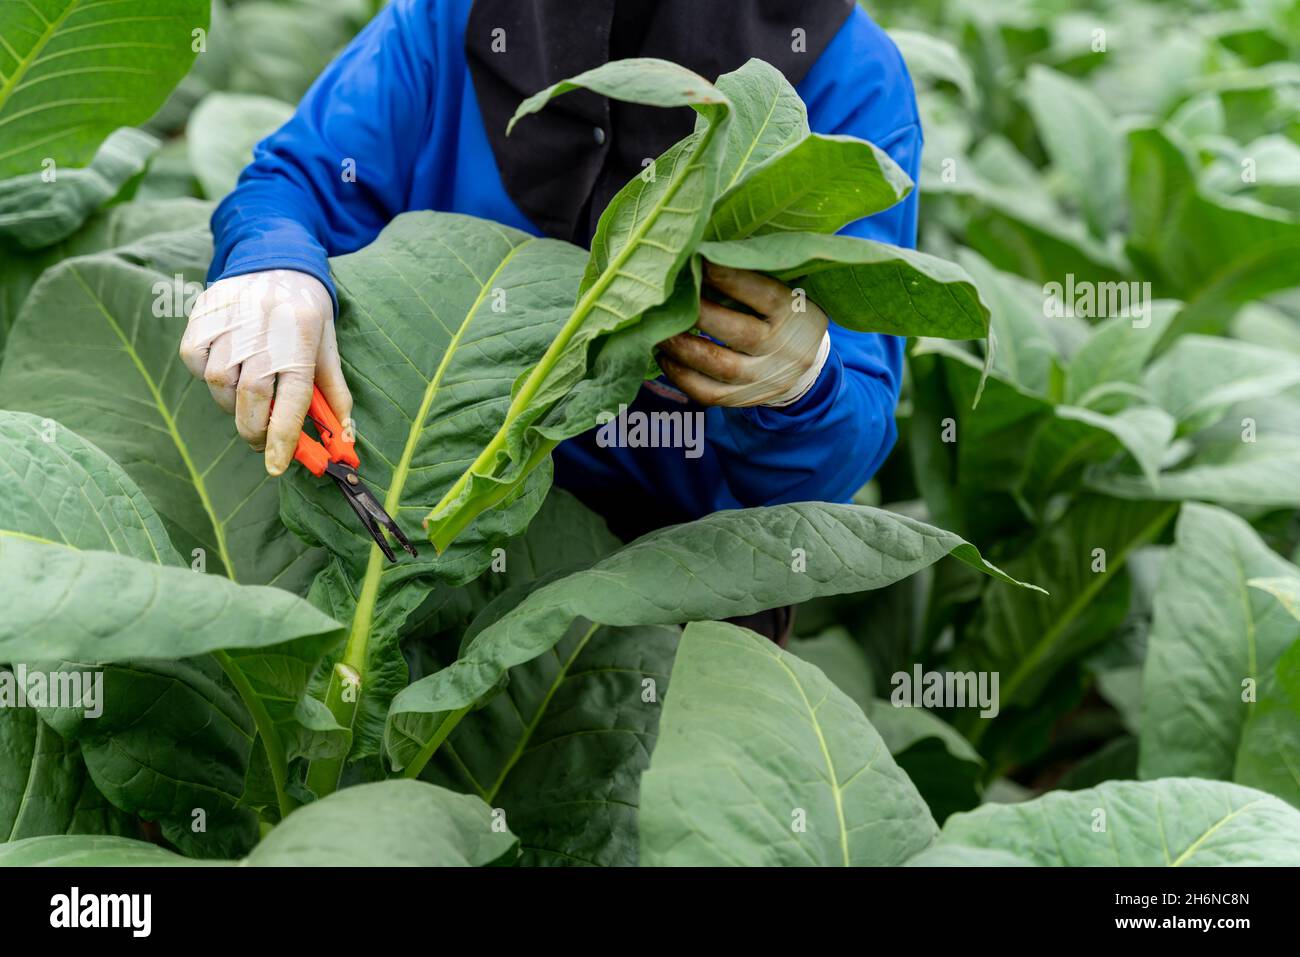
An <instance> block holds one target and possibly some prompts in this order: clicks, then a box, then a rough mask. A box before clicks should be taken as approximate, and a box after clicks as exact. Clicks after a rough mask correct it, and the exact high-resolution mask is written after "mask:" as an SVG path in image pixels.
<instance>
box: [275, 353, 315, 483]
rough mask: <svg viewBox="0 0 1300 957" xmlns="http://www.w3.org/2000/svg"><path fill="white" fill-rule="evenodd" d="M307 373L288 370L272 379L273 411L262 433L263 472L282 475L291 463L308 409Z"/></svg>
mask: <svg viewBox="0 0 1300 957" xmlns="http://www.w3.org/2000/svg"><path fill="white" fill-rule="evenodd" d="M311 384H312V376H311V372H310V371H308V372H304V371H302V370H300V369H292V370H290V371H288V372H281V373H280V374H279V375H278V376H276V379H275V407H274V408H273V409H272V410H271V422H270V424H269V425H268V426H267V430H266V470H267V471H268V472H269V473H271V474H272V475H283V474H284V470H285V469H287V468H288V467H289V463H290V462H292V461H293V453H294V450H295V449H297V448H298V436H299V435H300V434H301V433H302V423H303V419H305V418H306V417H307V408H308V407H309V406H310V405H311Z"/></svg>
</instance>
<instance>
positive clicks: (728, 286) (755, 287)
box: [704, 263, 790, 316]
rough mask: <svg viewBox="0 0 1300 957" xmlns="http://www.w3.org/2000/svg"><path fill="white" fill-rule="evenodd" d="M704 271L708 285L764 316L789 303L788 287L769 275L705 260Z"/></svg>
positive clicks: (779, 309)
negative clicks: (718, 264)
mask: <svg viewBox="0 0 1300 957" xmlns="http://www.w3.org/2000/svg"><path fill="white" fill-rule="evenodd" d="M704 271H705V274H706V276H707V278H708V280H709V285H711V286H713V287H715V288H717V289H719V290H721V291H722V292H724V293H726V294H727V295H728V296H730V297H731V298H732V299H734V300H736V302H741V303H744V304H745V305H746V306H749V308H751V309H753V310H754V311H755V312H759V313H762V314H763V315H765V316H770V315H772V314H773V313H775V312H780V311H781V310H782V309H785V308H786V307H787V306H789V305H790V287H789V286H787V285H785V284H784V283H780V282H777V281H776V280H775V279H773V278H772V277H771V276H764V275H762V274H760V273H756V272H750V271H749V270H748V269H732V268H731V267H729V266H717V265H714V264H713V263H705V264H704Z"/></svg>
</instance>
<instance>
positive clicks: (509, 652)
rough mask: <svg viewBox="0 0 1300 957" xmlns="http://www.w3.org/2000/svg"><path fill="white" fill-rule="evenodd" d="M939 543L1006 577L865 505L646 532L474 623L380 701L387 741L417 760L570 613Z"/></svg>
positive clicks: (853, 576) (874, 567) (827, 570)
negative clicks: (464, 640)
mask: <svg viewBox="0 0 1300 957" xmlns="http://www.w3.org/2000/svg"><path fill="white" fill-rule="evenodd" d="M947 555H951V556H952V557H954V558H956V559H958V560H960V561H962V562H964V563H966V564H967V565H970V566H971V567H973V568H975V569H976V570H978V571H982V572H984V573H986V574H989V575H992V576H994V577H997V578H1002V579H1004V580H1007V581H1012V580H1011V579H1007V578H1006V576H1005V575H1003V573H1002V572H1000V571H998V569H996V568H994V567H993V566H992V565H990V564H988V563H987V562H985V561H984V560H983V559H982V558H980V556H979V553H978V552H977V551H976V550H975V548H974V547H973V546H972V545H970V544H969V543H968V542H966V541H964V540H963V539H962V538H960V537H959V536H957V535H954V534H953V533H951V532H945V531H942V530H941V529H937V528H934V527H932V526H929V525H926V524H924V523H923V522H918V521H915V520H914V519H909V518H906V517H904V516H902V515H898V514H895V513H892V512H885V511H881V510H879V509H874V508H867V507H864V506H856V505H830V504H822V503H803V504H795V505H779V506H774V507H771V508H755V509H743V510H736V511H725V512H716V513H714V514H712V515H709V516H707V517H705V518H703V519H700V520H699V521H696V522H690V523H688V524H685V525H676V526H672V527H670V528H665V529H661V530H659V531H656V532H651V533H650V534H649V535H645V536H643V537H642V538H639V539H637V540H636V541H635V542H633V543H632V544H631V545H628V546H626V547H624V548H622V549H620V550H619V551H617V552H615V553H613V554H612V555H610V556H608V557H607V558H604V559H602V560H600V561H598V562H596V563H595V564H593V565H591V566H590V567H588V568H585V569H580V570H578V571H574V572H572V573H570V574H567V575H563V576H560V577H558V578H556V579H555V580H554V581H551V582H549V583H547V584H545V585H544V586H542V587H540V588H538V589H536V590H535V591H533V592H532V593H531V594H529V595H528V597H527V598H525V599H524V600H523V601H521V602H520V603H519V604H518V605H517V606H516V607H515V608H514V609H513V610H512V611H511V612H510V613H508V614H506V615H504V616H502V617H501V618H500V619H499V620H498V621H496V622H495V623H493V624H492V625H490V626H489V627H487V628H485V629H484V630H483V631H481V632H479V633H478V634H477V635H476V636H475V637H474V638H473V640H472V641H471V642H470V643H469V644H468V646H467V647H466V648H465V649H464V650H463V652H462V654H461V656H460V658H459V659H458V660H457V661H456V662H455V663H454V664H452V665H451V666H449V667H447V668H445V669H443V670H442V671H440V672H438V673H437V674H435V675H431V676H429V677H428V678H424V679H422V680H420V681H418V682H415V683H414V684H412V685H410V686H409V687H408V688H406V689H405V690H404V691H403V692H402V693H401V694H400V695H398V697H397V698H396V699H394V701H393V706H392V708H391V710H390V712H389V728H388V732H387V737H386V741H387V745H388V748H389V753H390V754H391V755H392V756H393V758H394V759H395V761H396V763H398V764H399V765H411V764H412V763H413V764H414V766H415V767H416V768H419V767H422V766H423V764H424V762H425V761H426V760H427V758H428V754H429V753H431V752H432V750H433V749H434V748H436V747H437V744H438V743H439V742H440V741H441V737H439V736H440V735H442V736H445V734H446V733H447V732H448V731H449V730H450V729H451V727H454V724H455V721H456V720H458V719H459V716H460V715H459V712H461V711H462V710H463V709H467V708H469V707H470V706H472V705H473V704H474V702H475V701H476V700H478V699H479V698H480V697H481V696H482V695H483V694H485V693H486V692H488V691H489V690H491V689H492V688H493V686H495V685H496V683H497V681H498V680H499V679H500V678H501V676H502V675H503V674H504V673H505V672H506V671H507V670H509V669H510V668H511V667H513V666H515V665H517V664H521V663H522V662H525V661H529V660H531V659H532V658H535V657H537V656H538V655H540V654H544V653H546V652H548V651H549V650H550V649H551V648H552V647H553V646H554V645H555V643H556V642H557V641H559V640H560V639H561V638H562V637H563V636H564V634H565V633H566V632H567V631H568V629H569V627H570V625H571V624H572V622H573V621H574V619H575V618H578V617H582V618H585V619H587V620H588V621H589V622H592V623H596V624H602V625H618V626H626V625H658V624H663V625H668V624H681V623H684V622H690V621H700V620H711V619H717V618H724V617H732V616H736V615H745V614H751V613H753V612H756V611H760V610H762V609H765V608H771V607H774V606H777V605H781V604H786V603H793V602H799V601H805V600H807V599H809V598H813V597H816V596H820V595H834V594H844V593H849V592H856V591H866V590H868V589H872V588H880V587H883V586H885V585H888V584H890V583H891V582H894V581H897V580H899V579H900V578H905V577H906V576H908V575H910V574H912V573H913V572H915V571H917V570H919V569H921V568H925V567H927V566H928V565H931V564H933V563H934V562H936V561H938V560H939V559H940V558H943V557H944V556H947ZM416 740H423V741H424V742H425V744H424V746H423V747H420V746H418V745H417V744H416V743H415V741H416Z"/></svg>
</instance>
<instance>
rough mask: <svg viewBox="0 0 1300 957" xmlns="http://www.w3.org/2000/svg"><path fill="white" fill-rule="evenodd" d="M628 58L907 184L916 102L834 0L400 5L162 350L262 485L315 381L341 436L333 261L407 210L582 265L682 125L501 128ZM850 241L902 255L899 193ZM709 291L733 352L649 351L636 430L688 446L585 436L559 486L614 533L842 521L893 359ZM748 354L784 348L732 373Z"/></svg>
mask: <svg viewBox="0 0 1300 957" xmlns="http://www.w3.org/2000/svg"><path fill="white" fill-rule="evenodd" d="M632 56H654V57H662V58H664V59H668V60H673V61H676V62H678V63H681V64H683V65H685V66H687V67H689V68H690V69H692V70H694V71H696V72H697V73H700V74H701V75H703V76H705V77H708V78H710V79H712V78H714V77H716V76H718V75H719V74H720V73H724V72H727V71H729V70H733V69H735V68H737V67H739V66H740V65H741V64H743V63H744V62H745V61H746V60H747V59H748V58H750V57H761V58H762V59H764V60H767V61H768V62H769V63H771V64H773V65H774V66H776V67H777V68H778V69H780V70H781V71H782V72H783V73H784V74H785V76H786V77H787V78H788V79H789V80H790V82H791V83H793V84H795V85H796V86H797V88H798V92H799V95H800V96H801V97H802V98H803V100H804V102H805V103H807V105H808V112H809V122H810V124H811V126H812V129H813V130H814V131H816V132H820V133H842V134H850V135H853V136H858V137H862V138H865V139H869V140H871V141H872V142H874V143H876V144H877V145H878V146H880V147H881V148H882V149H884V150H886V151H887V152H888V153H889V154H890V155H891V156H892V157H893V158H894V160H895V161H896V162H897V163H898V164H899V165H900V166H901V167H902V168H903V169H904V170H906V171H907V172H908V174H909V175H911V176H912V178H913V179H915V178H916V175H917V170H918V165H919V162H920V151H921V128H920V123H919V121H918V119H917V112H916V104H915V98H914V95H913V92H912V85H911V81H910V79H909V78H908V75H907V70H906V68H905V67H904V65H903V60H902V58H901V57H900V56H899V54H898V51H897V50H896V49H895V47H894V45H893V43H892V42H891V41H890V40H889V39H888V38H887V37H886V35H885V34H884V32H883V31H881V30H880V28H879V27H877V26H876V25H875V24H874V23H873V22H872V21H871V19H870V18H869V17H868V16H867V14H866V13H865V12H864V11H863V10H862V9H861V8H859V7H858V6H857V5H856V4H855V3H853V2H852V0H659V2H653V0H531V2H525V0H473V2H471V0H394V2H392V3H390V4H389V5H388V6H387V7H386V8H385V9H384V10H383V11H382V12H380V13H379V14H378V16H376V18H375V19H374V21H373V22H372V23H371V24H370V25H369V26H368V27H367V28H366V29H365V30H364V31H363V32H362V33H361V34H360V35H359V36H358V37H357V38H356V39H355V40H354V41H353V42H352V44H351V45H350V46H349V47H348V48H347V49H346V50H344V51H343V53H342V54H341V55H340V56H339V57H338V58H337V59H336V60H335V61H334V62H333V63H332V64H331V65H330V66H329V67H328V68H327V69H326V70H325V72H324V73H323V74H322V75H321V77H320V78H319V79H318V80H317V81H316V83H315V84H314V85H313V86H312V88H311V90H310V91H308V93H307V95H306V96H305V97H304V98H303V101H302V103H300V104H299V106H298V110H297V112H296V114H295V115H294V116H293V118H292V119H291V120H289V122H288V123H286V124H285V125H284V126H283V127H282V128H281V129H280V130H279V131H278V132H276V133H274V134H272V135H271V136H269V137H267V138H266V139H265V140H263V141H262V142H261V143H260V144H259V145H258V146H257V148H256V150H255V151H254V160H253V162H252V164H250V165H249V166H248V167H247V168H246V169H245V170H244V172H243V175H242V176H241V177H240V180H239V185H238V187H237V188H236V189H235V190H234V192H232V193H231V194H230V195H229V196H227V197H226V198H225V200H224V201H222V203H221V205H220V206H219V207H218V208H217V210H216V213H215V214H214V215H213V217H212V232H213V234H214V236H215V239H216V251H215V255H214V257H213V260H212V268H211V271H210V274H209V276H208V279H209V281H211V282H212V283H213V284H212V285H211V286H210V287H209V288H208V290H207V291H206V292H205V293H204V294H203V295H202V296H201V297H200V299H199V300H198V302H197V303H196V304H195V307H194V309H193V311H192V314H191V320H190V326H189V329H188V330H187V332H186V335H185V340H184V342H183V343H182V347H181V354H182V356H183V357H184V360H185V362H186V365H187V366H188V367H189V369H190V370H191V371H192V372H193V373H194V374H195V375H196V376H200V377H202V378H203V379H205V380H206V381H207V383H208V386H209V388H210V389H211V391H212V396H213V398H214V399H215V400H216V402H217V404H218V405H220V406H221V407H222V408H223V409H225V410H226V411H227V412H230V413H232V414H234V416H235V424H236V428H237V429H238V431H239V434H240V435H241V436H242V437H243V438H244V439H245V440H247V441H248V443H249V444H250V445H252V446H253V448H255V449H257V450H259V451H260V450H263V449H265V452H266V467H267V470H268V471H269V472H270V473H271V474H272V475H279V474H280V473H282V472H283V471H284V470H285V469H286V468H287V467H288V466H289V463H290V461H291V460H292V457H293V452H294V446H295V442H296V440H297V436H298V432H299V430H300V428H301V423H302V420H303V417H304V414H305V412H306V409H307V405H308V401H309V399H310V395H311V386H312V381H313V379H314V380H315V381H316V383H318V384H319V385H320V387H321V390H322V391H323V392H324V393H325V395H326V397H327V398H328V399H329V401H330V404H331V405H332V406H333V407H334V409H335V411H336V412H337V413H338V414H339V416H340V417H341V418H345V417H346V416H347V415H348V414H349V413H350V412H351V409H352V399H351V396H350V395H349V393H348V387H347V384H346V383H345V382H344V377H343V371H342V368H341V366H340V360H339V352H338V347H337V343H336V339H335V334H334V328H333V321H332V320H333V319H334V315H335V309H336V302H335V298H334V289H333V286H332V284H331V282H330V274H329V267H328V264H327V262H326V259H327V257H329V256H335V255H338V254H340V253H348V252H352V251H354V250H356V249H360V248H361V247H363V246H365V245H367V244H368V243H370V241H371V240H373V239H374V238H375V237H376V236H377V235H378V233H379V231H380V230H381V229H383V227H384V225H385V224H386V223H387V222H388V221H389V220H391V219H392V218H393V217H395V216H396V215H398V214H399V213H401V212H404V211H407V210H414V209H435V210H442V211H449V212H457V213H468V214H471V215H474V216H480V217H485V218H487V219H493V220H497V221H499V222H502V223H506V224H508V225H510V226H514V227H517V228H519V229H522V230H526V231H528V232H530V233H534V234H538V235H542V234H544V235H548V236H552V237H556V238H559V239H564V240H568V241H571V242H574V243H579V244H583V245H586V244H587V243H589V241H590V239H591V236H592V233H593V231H594V230H595V227H596V221H597V219H598V218H599V216H600V213H601V211H602V210H603V209H604V208H605V205H606V204H607V203H608V202H609V200H610V198H611V197H613V195H614V194H615V193H616V192H617V191H618V189H619V188H620V187H621V186H622V185H623V184H624V183H626V182H627V181H628V180H629V179H631V178H632V177H633V176H634V175H636V174H637V173H639V172H640V171H641V170H642V168H643V166H642V161H643V159H645V158H647V157H655V156H658V155H659V154H660V153H661V152H663V150H664V149H666V148H667V147H668V146H670V145H671V144H672V143H674V142H675V141H677V140H678V139H680V138H681V137H682V136H685V135H686V134H687V133H689V132H690V130H691V128H692V126H693V123H694V118H695V114H694V113H693V112H692V111H690V110H687V109H654V108H649V107H639V106H632V105H627V104H623V103H617V102H610V101H607V100H605V99H604V98H602V97H598V96H596V95H595V94H592V93H589V92H586V91H579V92H574V93H569V94H566V95H565V96H563V97H561V98H560V99H558V100H556V101H555V102H554V103H552V104H551V105H550V106H548V107H547V108H546V109H545V110H544V111H542V112H541V113H540V114H538V115H536V116H532V117H529V118H527V119H526V120H525V121H523V122H521V123H520V124H519V126H518V127H517V128H516V129H515V131H514V133H513V134H512V135H511V136H510V137H509V138H507V137H506V135H505V129H506V122H507V120H508V119H509V118H510V116H511V115H512V114H513V113H514V110H515V107H516V106H517V105H518V104H519V102H520V100H521V99H523V98H524V97H525V96H528V95H529V94H532V93H534V92H536V91H537V90H540V89H542V88H543V87H546V86H548V85H550V84H551V83H553V82H554V81H556V80H559V79H562V78H564V77H568V76H571V75H573V74H576V73H580V72H582V71H583V70H587V69H590V68H592V67H595V66H598V65H599V64H601V63H603V62H605V61H607V60H610V59H619V58H624V57H632ZM844 231H845V232H846V233H850V234H852V235H856V236H863V237H868V238H871V239H877V240H883V241H885V242H889V243H894V244H897V245H901V246H912V245H914V242H915V234H916V198H915V193H913V194H912V195H911V196H910V197H909V198H908V199H907V200H906V201H905V202H903V203H901V204H899V205H898V206H895V207H894V208H892V209H890V210H888V211H886V212H884V213H881V214H879V215H876V216H873V217H871V218H870V219H867V220H863V221H861V222H857V223H854V224H852V225H851V226H849V227H847V228H846V229H845V230H844ZM707 279H708V282H709V283H710V285H711V286H713V287H714V288H715V289H716V290H718V291H719V292H720V293H723V294H725V295H726V296H729V297H731V299H733V300H735V301H736V302H739V303H742V304H744V305H746V306H748V307H749V308H750V309H752V310H753V311H754V313H756V314H757V318H756V317H755V316H750V315H747V314H743V313H741V312H738V311H734V310H729V309H726V308H723V307H722V306H720V305H716V304H714V303H712V302H707V301H706V302H704V303H702V304H701V311H700V319H699V329H701V330H702V331H704V332H706V333H709V334H711V336H712V338H713V339H716V340H718V341H719V342H721V343H728V344H729V345H730V348H728V346H727V345H722V344H718V343H715V342H713V341H710V340H707V339H704V338H702V337H699V336H693V335H690V334H689V333H688V334H683V335H679V336H675V337H673V338H672V339H669V340H668V341H666V342H664V343H663V344H662V347H661V348H662V352H661V354H660V357H659V360H660V364H661V366H662V368H663V371H664V373H665V375H666V377H667V379H668V380H669V382H671V384H672V386H675V388H670V387H669V386H668V385H667V384H665V383H662V382H656V383H651V384H649V385H648V386H647V387H646V388H643V389H642V391H641V395H640V398H639V399H638V400H637V402H636V403H635V405H634V406H633V408H632V410H631V411H633V412H636V411H641V412H649V411H655V410H658V411H679V412H680V411H686V412H700V413H702V414H703V416H704V420H703V421H704V430H703V442H702V448H700V449H697V450H694V454H692V455H690V456H686V455H684V454H683V451H682V450H681V449H671V448H646V447H636V448H627V447H609V443H608V442H600V441H598V435H597V432H596V431H595V430H593V431H592V432H591V433H588V434H586V435H584V436H580V437H578V438H576V439H572V440H570V441H568V442H566V443H564V444H562V445H560V446H559V448H558V449H556V451H555V470H556V481H557V482H558V483H559V484H560V485H561V486H563V487H566V488H568V489H569V490H571V491H572V492H574V493H575V494H577V495H578V497H579V498H583V499H585V500H587V501H588V503H589V504H591V505H592V506H593V507H596V508H598V509H599V510H601V511H602V512H603V513H604V514H605V516H606V518H607V520H608V521H609V523H610V526H611V528H613V529H614V531H616V532H618V533H620V534H622V535H623V536H624V537H630V536H632V535H635V534H639V533H641V532H643V531H646V530H648V529H650V528H654V527H657V526H661V525H665V524H670V523H673V522H679V521H686V520H689V519H693V518H698V517H700V516H702V515H705V514H707V513H709V512H712V511H715V510H717V509H724V508H734V507H740V506H754V505H768V504H775V503H779V502H792V501H802V500H809V499H817V500H826V501H847V500H848V499H849V498H850V496H852V494H853V493H854V491H855V490H857V489H858V488H859V487H860V486H861V485H862V484H863V483H864V482H865V481H866V480H867V479H868V478H869V477H870V476H871V475H872V474H873V473H874V472H875V471H876V469H877V468H879V466H880V464H881V463H882V462H883V461H884V459H885V456H886V455H887V454H888V452H889V450H890V448H891V446H892V445H893V443H894V440H895V437H896V428H895V424H894V407H895V404H896V402H897V399H898V389H899V378H900V374H901V361H902V348H903V346H902V342H901V340H899V339H897V338H894V337H891V336H884V335H868V334H862V333H855V332H849V331H847V330H845V329H841V328H839V327H838V326H836V325H835V324H834V323H830V324H829V326H828V323H827V317H826V315H825V314H824V313H823V312H822V311H821V310H820V309H818V308H817V307H816V306H815V305H813V304H811V303H810V304H808V306H807V308H806V309H805V310H804V311H802V312H800V311H795V310H793V309H792V308H791V303H792V298H791V294H790V290H788V289H787V288H786V287H784V286H782V285H781V284H780V283H777V282H776V281H775V280H773V279H770V278H767V277H764V276H760V275H757V274H754V273H748V272H743V271H722V270H717V269H711V270H710V271H709V273H708V276H707ZM719 298H720V297H719ZM250 301H251V302H253V303H254V304H255V305H254V307H253V308H252V310H251V314H250V311H249V308H248V303H249V302H250ZM237 303H242V304H243V305H242V309H241V311H239V312H238V313H237V311H236V308H235V306H236V304H237ZM236 315H238V320H239V323H240V325H239V328H238V329H236V330H231V328H230V327H231V326H232V324H233V323H234V321H235V317H236ZM760 340H764V341H768V342H773V343H779V345H778V346H777V347H776V348H775V349H773V350H771V351H768V350H766V349H765V350H762V351H764V352H765V353H766V354H764V355H762V356H761V357H748V356H745V355H744V353H745V350H746V348H749V349H751V350H752V351H754V352H758V351H760V350H759V349H756V348H755V345H754V344H755V343H757V342H759V341H760ZM741 360H747V361H741ZM273 395H274V398H275V403H274V411H272V409H271V405H272V402H271V400H272V396H273Z"/></svg>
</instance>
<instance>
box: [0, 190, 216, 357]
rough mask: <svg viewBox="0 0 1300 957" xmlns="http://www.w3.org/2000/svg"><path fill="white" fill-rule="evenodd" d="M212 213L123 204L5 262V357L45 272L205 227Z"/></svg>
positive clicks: (193, 207) (181, 204) (1, 280)
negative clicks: (68, 262) (152, 236)
mask: <svg viewBox="0 0 1300 957" xmlns="http://www.w3.org/2000/svg"><path fill="white" fill-rule="evenodd" d="M211 215H212V208H211V206H210V204H208V203H204V202H200V201H199V200H196V199H168V200H149V201H144V200H136V201H135V202H131V203H118V204H116V205H113V206H110V207H109V208H108V209H106V210H104V211H103V212H102V213H100V214H99V215H98V216H95V217H94V218H92V219H91V220H90V221H89V222H88V223H87V224H86V225H85V227H84V228H82V229H80V230H78V231H77V232H75V233H73V234H72V235H71V236H70V237H68V238H67V239H66V240H64V241H63V242H61V243H58V244H56V245H54V246H50V247H48V248H46V249H42V250H40V251H39V252H34V253H27V254H25V255H24V254H18V253H14V254H13V255H7V256H5V257H4V258H3V259H0V358H3V356H4V350H3V346H4V339H5V336H6V335H7V334H8V332H9V328H10V326H12V325H13V324H14V322H15V321H16V320H17V318H18V311H19V309H21V308H22V304H23V301H24V300H25V299H26V298H27V293H28V292H29V291H30V290H31V288H32V286H33V285H34V284H35V283H36V280H37V278H39V277H40V274H41V272H42V271H44V270H45V269H47V268H49V267H50V266H53V265H54V264H55V263H58V262H61V261H62V260H64V259H67V258H69V257H71V256H83V255H85V254H86V253H91V252H98V251H99V250H101V249H111V248H112V247H114V246H123V245H126V244H127V243H131V242H134V241H135V240H137V239H140V238H142V237H144V236H147V235H148V234H150V233H159V232H171V231H173V230H177V229H189V228H192V227H199V226H205V225H206V224H207V222H208V219H209V218H210V217H211Z"/></svg>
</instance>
